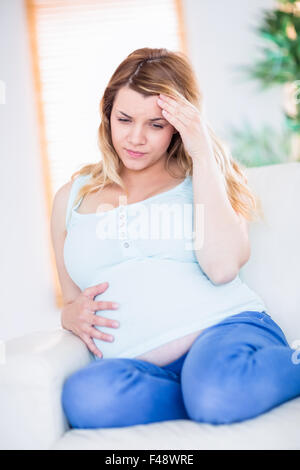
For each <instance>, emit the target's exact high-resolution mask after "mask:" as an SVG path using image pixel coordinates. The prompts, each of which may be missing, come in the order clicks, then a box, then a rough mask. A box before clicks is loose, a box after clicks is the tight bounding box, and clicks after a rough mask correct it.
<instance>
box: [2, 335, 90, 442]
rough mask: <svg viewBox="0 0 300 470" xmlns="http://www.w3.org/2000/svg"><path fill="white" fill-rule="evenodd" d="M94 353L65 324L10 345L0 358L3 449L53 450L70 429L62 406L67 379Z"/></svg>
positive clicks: (88, 360)
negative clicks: (63, 326)
mask: <svg viewBox="0 0 300 470" xmlns="http://www.w3.org/2000/svg"><path fill="white" fill-rule="evenodd" d="M92 358H93V356H92V354H91V353H90V351H89V350H88V348H87V347H86V345H85V344H84V342H83V341H81V339H80V338H78V337H77V336H76V335H74V334H73V333H71V332H69V331H67V330H64V329H62V328H60V329H57V330H54V331H38V332H35V333H31V334H29V335H26V336H22V337H19V338H14V339H11V340H9V341H6V342H5V344H4V357H2V360H1V361H0V416H1V418H0V446H1V449H48V448H50V446H51V445H52V444H53V443H54V442H55V441H56V440H57V439H59V438H60V437H61V436H62V434H63V433H64V432H65V431H66V430H67V429H68V428H69V426H68V422H67V420H66V418H65V416H64V413H63V410H62V406H61V391H62V385H63V382H64V381H65V379H66V378H67V377H68V376H69V375H70V374H72V373H73V372H75V371H76V370H78V369H79V368H81V367H84V366H85V365H87V364H88V363H89V362H90V361H91V360H92Z"/></svg>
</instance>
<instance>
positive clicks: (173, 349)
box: [135, 330, 204, 367]
mask: <svg viewBox="0 0 300 470" xmlns="http://www.w3.org/2000/svg"><path fill="white" fill-rule="evenodd" d="M202 331H204V330H198V331H195V332H194V333H191V334H189V335H186V336H183V337H182V338H177V339H175V340H173V341H170V342H169V343H166V344H163V345H162V346H159V348H156V349H152V350H151V351H148V352H147V353H145V354H142V355H141V356H137V357H135V359H142V360H143V361H147V362H151V363H152V364H155V365H157V366H160V367H163V366H165V365H167V364H170V363H171V362H174V361H176V359H178V358H179V357H180V356H182V355H183V354H185V353H186V352H187V351H188V350H189V349H190V348H191V346H192V344H193V342H194V341H195V339H196V338H197V336H199V334H200V333H201V332H202Z"/></svg>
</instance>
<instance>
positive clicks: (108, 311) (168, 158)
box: [51, 48, 300, 428]
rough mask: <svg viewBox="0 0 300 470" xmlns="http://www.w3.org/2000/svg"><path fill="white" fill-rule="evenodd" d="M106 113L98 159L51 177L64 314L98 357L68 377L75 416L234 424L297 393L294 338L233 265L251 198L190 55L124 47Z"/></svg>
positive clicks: (253, 211) (243, 256) (69, 412)
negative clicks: (211, 120) (56, 184)
mask: <svg viewBox="0 0 300 470" xmlns="http://www.w3.org/2000/svg"><path fill="white" fill-rule="evenodd" d="M100 113H101V124H100V127H99V147H100V150H101V154H102V158H101V160H100V161H99V162H98V163H94V164H88V165H85V166H84V167H83V168H81V170H79V171H77V172H76V173H75V174H74V175H72V177H71V181H70V182H68V183H66V184H65V185H64V186H62V187H61V188H60V189H59V190H58V192H57V193H56V195H55V198H54V203H53V210H52V218H51V234H52V241H53V246H54V250H55V256H56V262H57V269H58V274H59V278H60V282H61V287H62V293H63V298H64V307H63V309H62V318H61V323H62V326H63V328H65V329H67V330H70V331H72V332H73V333H74V334H75V335H77V336H79V337H80V338H81V339H82V341H84V343H85V344H86V345H87V347H88V348H89V350H90V351H91V353H92V355H93V358H94V360H93V361H92V362H91V363H90V364H89V365H87V366H86V367H83V368H81V369H79V370H78V371H76V372H75V373H73V374H72V375H71V376H69V377H68V378H67V380H66V381H65V383H64V387H63V393H62V405H63V409H64V412H65V414H66V417H67V419H68V421H69V423H70V426H72V427H74V428H102V427H122V426H131V425H135V424H145V423H151V422H155V421H164V420H173V419H192V420H195V421H198V422H207V423H213V424H222V423H231V422H236V421H242V420H245V419H249V418H253V417H255V416H257V415H259V414H261V413H264V412H266V411H268V410H270V409H271V408H273V407H275V406H278V405H279V404H281V403H283V402H285V401H287V400H290V399H292V398H294V397H296V396H298V395H300V365H298V364H297V363H295V361H293V360H292V357H293V352H294V351H293V350H292V349H291V348H290V346H289V344H288V342H287V340H286V338H285V335H284V333H283V331H282V330H281V328H280V327H279V326H278V325H277V324H276V323H275V322H274V321H273V320H272V318H271V317H270V315H269V314H268V313H267V312H266V307H265V305H264V302H263V300H262V299H261V298H260V297H259V296H258V295H257V294H256V293H255V292H253V291H252V290H251V289H250V288H249V287H248V286H247V285H246V284H245V283H244V282H242V281H241V279H240V278H239V270H240V268H241V267H242V266H243V265H244V264H245V263H246V262H247V261H248V259H249V257H250V246H249V238H248V224H249V222H251V221H253V220H255V219H256V217H257V215H258V214H259V213H260V215H261V211H260V210H259V200H258V198H256V196H255V195H254V194H253V193H252V192H251V189H250V188H249V187H248V185H247V178H246V176H245V175H244V173H243V170H242V168H241V167H240V166H239V165H238V164H237V162H236V161H234V159H233V158H232V156H231V155H230V153H229V151H228V149H227V148H226V146H225V145H224V144H223V143H222V142H221V141H220V140H219V139H218V138H217V137H216V135H215V134H214V132H213V131H212V130H211V128H210V126H209V125H208V123H207V121H206V119H205V116H204V114H203V102H202V96H201V94H200V92H199V90H198V87H197V81H196V77H195V73H194V71H193V69H192V67H191V64H190V63H189V61H188V59H187V57H186V56H185V55H184V54H182V53H179V52H172V51H168V50H166V49H150V48H143V49H138V50H136V51H134V52H132V53H131V54H130V55H129V56H128V57H127V58H126V59H125V60H124V61H123V62H122V63H121V64H120V65H119V66H118V68H117V69H116V71H115V72H114V74H113V75H112V77H111V79H110V81H109V83H108V85H107V87H106V89H105V92H104V95H103V97H102V100H101V104H100ZM115 303H117V304H118V307H117V308H116V307H115V305H114V304H115ZM115 322H118V325H116V324H115ZM112 333H113V335H112ZM110 339H111V340H110ZM70 353H71V352H70Z"/></svg>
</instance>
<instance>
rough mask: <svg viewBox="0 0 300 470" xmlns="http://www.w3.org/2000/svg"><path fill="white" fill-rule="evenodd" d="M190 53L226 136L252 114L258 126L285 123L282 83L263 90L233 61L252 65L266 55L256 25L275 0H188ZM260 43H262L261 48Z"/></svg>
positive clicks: (208, 106)
mask: <svg viewBox="0 0 300 470" xmlns="http://www.w3.org/2000/svg"><path fill="white" fill-rule="evenodd" d="M183 5H184V12H185V21H186V24H187V36H188V49H189V56H190V58H191V59H192V62H193V65H194V66H195V69H196V70H195V72H196V74H197V78H198V81H199V84H200V86H201V89H202V91H203V93H204V101H205V110H206V114H207V117H208V119H209V121H210V123H211V124H212V126H213V128H214V129H215V131H216V132H217V134H219V136H220V137H221V138H222V137H224V134H225V131H226V129H227V128H228V125H234V127H236V126H238V127H239V125H240V122H241V119H244V118H247V119H249V121H250V122H251V124H252V126H253V127H254V128H255V129H256V128H259V126H260V125H261V124H263V123H269V124H270V125H272V126H274V127H275V128H277V129H279V128H280V126H281V124H282V120H283V117H282V111H281V110H280V106H281V100H282V96H281V89H280V87H274V88H271V89H268V90H266V91H264V92H263V93H260V92H259V91H258V90H259V83H258V82H256V81H252V80H251V81H249V82H248V83H247V82H243V83H242V82H241V75H238V74H237V73H236V72H235V71H234V70H233V67H236V66H237V65H239V66H240V65H242V64H243V65H244V64H247V65H250V64H253V62H255V59H256V58H257V57H259V56H260V53H259V50H260V48H261V46H262V44H263V43H262V41H261V39H260V38H259V36H258V35H257V33H254V32H253V31H252V28H253V27H257V26H258V25H260V24H261V22H260V18H261V16H262V13H263V10H265V9H273V8H275V7H276V1H275V0H250V1H249V0H226V1H224V0H214V1H212V0H183ZM258 46H260V48H259V49H258Z"/></svg>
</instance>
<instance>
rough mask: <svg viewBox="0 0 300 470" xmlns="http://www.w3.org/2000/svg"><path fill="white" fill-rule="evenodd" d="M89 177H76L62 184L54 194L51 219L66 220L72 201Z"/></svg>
mask: <svg viewBox="0 0 300 470" xmlns="http://www.w3.org/2000/svg"><path fill="white" fill-rule="evenodd" d="M89 178H90V175H77V176H76V177H75V178H73V179H72V178H71V179H70V180H69V181H67V182H66V183H65V184H63V185H62V186H61V187H60V188H59V189H58V190H57V191H56V193H55V195H54V199H53V205H52V218H55V219H57V218H58V217H59V219H61V220H63V219H64V220H66V218H67V215H68V213H69V212H70V207H71V205H72V201H74V199H75V197H76V195H77V192H78V190H79V188H80V187H81V186H82V185H83V184H85V182H86V181H87V180H88V179H89Z"/></svg>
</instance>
